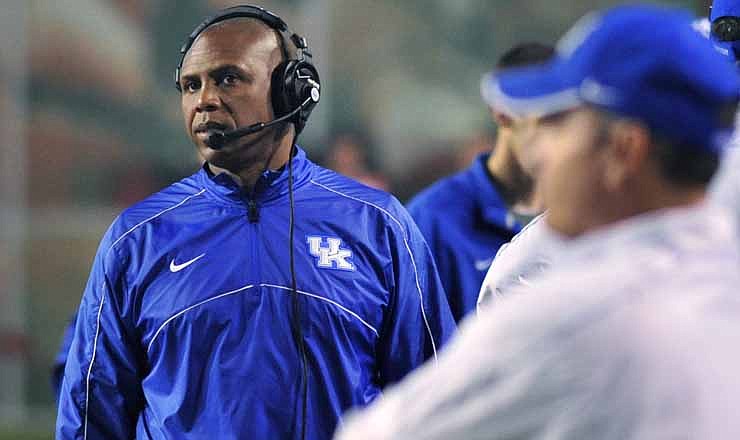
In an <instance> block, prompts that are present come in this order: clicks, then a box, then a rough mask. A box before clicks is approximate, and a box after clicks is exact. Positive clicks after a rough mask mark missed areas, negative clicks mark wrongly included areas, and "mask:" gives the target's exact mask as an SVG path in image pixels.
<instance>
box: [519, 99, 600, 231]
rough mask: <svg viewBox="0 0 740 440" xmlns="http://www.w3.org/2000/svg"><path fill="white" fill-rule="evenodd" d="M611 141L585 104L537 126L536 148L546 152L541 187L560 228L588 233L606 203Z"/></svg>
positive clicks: (550, 218) (552, 221) (552, 218)
mask: <svg viewBox="0 0 740 440" xmlns="http://www.w3.org/2000/svg"><path fill="white" fill-rule="evenodd" d="M605 141H606V138H605V136H604V129H603V123H602V122H601V121H600V119H599V115H598V114H597V113H596V112H595V111H593V110H590V109H587V108H584V107H581V108H578V109H576V110H571V111H568V112H563V113H559V114H556V115H553V116H548V117H545V118H542V119H540V120H539V123H538V124H537V125H536V126H535V128H534V129H533V134H532V137H531V140H530V142H531V143H532V145H533V146H532V148H535V149H537V150H538V151H541V152H542V169H541V174H540V180H539V182H538V185H539V189H540V190H541V191H542V195H543V198H544V201H545V206H547V208H548V223H549V224H550V226H552V227H553V228H554V229H555V230H556V231H558V232H560V233H562V234H565V235H568V236H573V235H578V234H580V233H582V232H585V230H586V229H587V228H588V227H589V225H591V224H593V223H594V219H595V216H596V215H598V212H599V205H600V204H601V203H605V202H606V200H605V196H606V195H607V193H608V191H607V190H606V186H605V184H606V182H605V181H604V178H605V175H606V171H607V170H606V168H607V165H608V153H607V151H608V149H607V148H605V147H604V145H603V143H604V142H605Z"/></svg>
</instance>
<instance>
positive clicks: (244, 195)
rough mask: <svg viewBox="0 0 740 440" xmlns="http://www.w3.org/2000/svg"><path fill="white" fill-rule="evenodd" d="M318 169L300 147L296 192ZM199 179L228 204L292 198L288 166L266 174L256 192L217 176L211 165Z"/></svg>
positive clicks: (295, 163)
mask: <svg viewBox="0 0 740 440" xmlns="http://www.w3.org/2000/svg"><path fill="white" fill-rule="evenodd" d="M314 168H315V165H314V164H313V162H311V161H310V160H309V159H308V158H307V157H306V152H305V151H304V150H303V149H302V148H300V147H298V146H296V154H295V156H293V190H294V191H295V190H297V189H298V188H300V187H302V186H304V185H305V184H306V183H308V182H309V181H310V180H311V176H312V175H313V171H314ZM196 176H197V177H196V178H197V179H198V181H199V182H200V184H201V185H203V187H204V188H205V189H206V193H207V194H208V195H209V196H211V197H213V198H215V199H217V200H219V201H221V202H226V203H228V204H238V205H243V204H244V202H246V201H247V200H250V199H251V198H254V199H255V200H256V201H257V202H258V203H268V202H271V201H274V200H278V199H280V198H283V197H287V196H288V164H285V166H283V167H282V168H280V169H278V170H267V171H265V172H264V173H262V175H261V176H260V177H259V179H258V180H257V184H256V186H255V188H254V190H253V191H250V190H246V189H243V188H241V187H240V186H239V185H238V184H237V183H236V182H234V180H233V179H232V178H231V177H229V176H228V175H227V174H224V173H221V174H218V175H213V173H212V172H211V170H210V169H209V168H208V163H207V162H206V163H204V164H203V167H202V168H201V169H200V171H198V173H197V175H196Z"/></svg>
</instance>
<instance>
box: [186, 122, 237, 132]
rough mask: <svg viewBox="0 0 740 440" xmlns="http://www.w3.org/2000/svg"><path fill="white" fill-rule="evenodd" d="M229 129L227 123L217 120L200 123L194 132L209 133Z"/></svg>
mask: <svg viewBox="0 0 740 440" xmlns="http://www.w3.org/2000/svg"><path fill="white" fill-rule="evenodd" d="M228 129H229V127H227V126H226V125H225V124H222V123H220V122H215V121H208V122H203V123H200V124H198V125H197V126H196V127H195V130H193V132H194V133H195V134H196V135H208V134H210V133H213V132H220V133H223V132H224V131H226V130H228Z"/></svg>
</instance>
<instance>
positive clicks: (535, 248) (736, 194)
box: [478, 0, 740, 308]
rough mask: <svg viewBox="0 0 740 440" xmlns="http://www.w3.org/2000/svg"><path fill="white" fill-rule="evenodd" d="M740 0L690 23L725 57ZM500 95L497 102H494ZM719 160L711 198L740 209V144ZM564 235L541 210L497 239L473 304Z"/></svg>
mask: <svg viewBox="0 0 740 440" xmlns="http://www.w3.org/2000/svg"><path fill="white" fill-rule="evenodd" d="M738 12H740V0H716V1H715V2H714V4H713V5H712V8H711V14H710V17H709V18H699V19H695V20H694V21H693V22H692V23H691V28H692V29H693V30H695V31H696V32H698V33H699V34H700V35H702V36H703V37H704V38H707V39H709V40H710V41H711V42H712V45H713V46H714V48H715V50H716V51H717V52H718V53H720V54H722V55H724V56H725V57H726V58H727V59H729V60H731V61H733V62H735V63H736V62H737V61H736V54H738V53H740V52H736V51H734V50H733V47H734V46H737V47H740V41H738V40H740V26H738V24H739V23H740V17H738ZM484 87H487V88H488V89H489V90H488V92H487V93H488V95H489V96H491V97H492V98H491V99H492V100H496V101H497V105H499V106H504V103H503V102H506V101H507V99H506V96H505V95H503V94H501V93H500V91H499V90H498V83H497V82H495V81H489V82H488V83H486V84H485V85H484ZM498 101H503V102H498ZM739 142H740V139H738V138H737V136H736V137H735V139H734V140H733V141H732V142H730V143H727V144H726V146H727V147H732V146H737V145H739ZM723 155H724V156H726V157H725V160H724V161H723V162H724V163H723V165H722V166H721V167H720V170H719V171H718V172H717V173H716V177H715V178H714V179H713V182H712V187H711V188H710V197H711V198H712V199H713V201H715V202H718V203H720V204H722V205H724V206H727V207H731V208H732V209H733V210H734V211H735V212H737V213H740V184H738V180H740V175H739V174H738V172H737V171H736V170H738V169H740V150H738V149H737V148H725V151H723ZM563 238H564V237H561V236H559V234H558V233H557V232H556V231H554V230H552V228H550V227H549V226H548V224H547V222H546V221H544V215H543V216H540V217H538V218H536V219H534V220H533V221H532V222H531V223H530V224H529V225H528V227H527V228H525V229H524V230H523V231H522V232H520V233H519V234H517V236H516V237H514V238H513V239H512V241H511V242H509V243H507V244H505V245H503V246H502V247H501V248H500V249H499V252H498V253H497V255H496V258H495V259H494V262H493V264H492V265H491V267H490V269H489V270H488V272H487V274H486V277H485V279H484V281H483V284H482V285H481V289H480V293H479V296H478V307H479V308H480V307H481V306H482V305H483V304H486V303H489V302H493V301H494V300H496V299H499V298H502V297H504V296H506V295H507V294H508V292H509V291H510V290H511V289H512V288H514V287H516V286H518V285H523V284H524V285H526V284H529V283H531V282H532V281H533V280H535V279H537V278H538V277H539V276H541V275H542V274H543V273H544V272H546V271H547V270H548V269H549V267H550V266H551V265H552V264H553V262H554V261H555V260H556V259H557V255H558V252H559V249H560V246H561V245H562V244H563V243H564V241H563Z"/></svg>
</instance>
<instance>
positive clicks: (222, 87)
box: [180, 19, 284, 172]
mask: <svg viewBox="0 0 740 440" xmlns="http://www.w3.org/2000/svg"><path fill="white" fill-rule="evenodd" d="M281 59H282V53H281V50H280V46H279V44H278V40H277V36H276V35H275V33H274V32H273V31H272V30H271V29H269V28H268V27H267V26H266V25H263V24H261V23H259V22H255V21H253V20H242V19H235V20H230V21H226V22H223V23H220V24H216V25H214V26H213V27H211V28H209V29H208V30H206V31H205V32H203V33H202V34H201V35H200V36H199V37H198V39H197V40H196V41H195V43H194V44H193V46H192V47H191V48H190V51H189V52H188V54H187V56H186V57H185V60H184V62H183V66H182V75H181V80H180V86H181V88H182V96H181V105H182V113H183V116H184V118H185V128H186V130H187V132H188V134H189V135H190V138H191V139H192V140H193V142H194V143H195V145H196V147H197V148H198V152H199V153H200V154H201V156H203V158H205V159H206V160H207V161H209V162H211V163H213V164H215V165H217V166H220V167H223V168H226V169H229V170H230V171H235V172H238V171H239V168H240V167H243V166H244V165H245V164H250V163H254V162H256V161H261V160H265V158H266V157H269V155H270V154H271V153H272V149H273V147H274V144H275V141H276V139H277V138H278V136H277V134H278V133H277V131H276V130H280V129H278V128H271V129H266V130H263V131H260V132H257V133H254V134H251V135H249V136H245V137H244V138H241V139H238V140H235V141H232V142H230V143H229V144H227V145H226V146H225V147H224V148H223V149H221V150H218V151H217V150H213V149H211V148H209V147H208V145H206V143H205V140H206V139H207V137H208V135H209V134H210V133H211V132H213V131H226V130H231V129H234V128H237V127H243V126H246V125H250V124H254V123H257V122H261V121H269V120H271V119H272V118H273V110H272V104H271V100H270V82H271V74H272V71H273V69H274V68H275V66H277V65H278V64H279V63H280V61H281ZM283 127H284V126H283ZM282 130H283V131H284V128H283V129H282ZM280 134H284V133H280ZM235 168H236V169H235Z"/></svg>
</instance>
